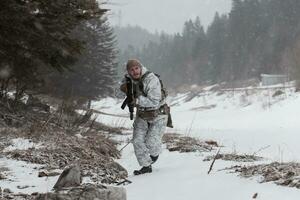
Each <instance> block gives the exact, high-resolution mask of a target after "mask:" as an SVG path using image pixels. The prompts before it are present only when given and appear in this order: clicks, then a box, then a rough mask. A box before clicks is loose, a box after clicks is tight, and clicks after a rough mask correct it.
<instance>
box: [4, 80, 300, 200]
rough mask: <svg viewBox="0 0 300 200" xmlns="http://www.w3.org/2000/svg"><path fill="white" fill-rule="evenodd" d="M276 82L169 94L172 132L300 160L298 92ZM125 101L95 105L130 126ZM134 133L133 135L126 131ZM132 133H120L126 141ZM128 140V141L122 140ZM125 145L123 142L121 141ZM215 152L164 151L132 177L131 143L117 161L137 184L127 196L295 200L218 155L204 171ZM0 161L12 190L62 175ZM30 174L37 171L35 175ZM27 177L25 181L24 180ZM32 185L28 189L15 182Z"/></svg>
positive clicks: (38, 186)
mask: <svg viewBox="0 0 300 200" xmlns="http://www.w3.org/2000/svg"><path fill="white" fill-rule="evenodd" d="M278 87H280V86H273V87H268V88H241V89H235V90H226V91H214V90H211V89H212V87H207V88H203V90H202V92H201V93H196V92H190V93H186V94H178V95H176V96H174V97H170V98H169V99H168V102H169V104H170V105H171V112H172V117H173V124H174V126H175V128H174V129H167V131H166V132H169V133H174V132H176V133H180V134H183V135H186V136H192V137H196V138H199V139H208V140H210V139H212V140H215V141H217V142H218V143H219V144H221V145H222V146H224V147H222V148H221V152H222V153H239V154H256V155H258V156H262V157H264V158H265V159H264V161H260V162H253V163H248V164H259V163H262V162H263V163H270V162H273V161H278V162H289V161H295V162H300V154H299V153H298V152H300V145H299V144H298V142H299V141H300V135H299V130H300V123H299V122H300V121H299V117H298V114H299V112H300V94H299V93H294V90H295V89H294V88H290V87H289V88H284V89H282V88H281V89H280V91H281V92H283V93H282V94H280V95H277V96H276V95H274V94H275V92H276V91H278V90H279V89H278ZM121 103H122V101H121V100H116V99H112V98H106V99H103V100H101V101H99V102H94V103H93V108H94V109H95V110H98V111H100V112H101V113H102V114H98V121H100V122H102V123H105V124H108V125H113V126H116V127H126V128H128V129H129V130H128V131H127V132H131V128H132V121H130V120H129V114H128V111H127V109H126V110H121V109H120V106H121ZM129 136H130V135H129ZM127 137H128V136H124V137H120V139H124V141H125V140H126V139H128V138H127ZM33 145H35V146H37V147H38V146H39V145H40V144H32V143H31V142H30V141H22V140H20V139H19V140H15V141H13V145H12V146H9V147H8V148H7V150H10V149H13V148H17V149H24V148H30V147H32V146H33ZM123 145H124V144H123ZM123 145H120V148H121V147H122V146H123ZM215 153H216V152H215V151H214V152H212V153H199V152H198V153H178V152H169V151H168V150H166V149H165V150H164V151H163V153H162V154H161V155H160V157H159V160H158V161H157V163H155V164H154V166H153V173H151V174H146V175H142V176H133V175H132V171H133V170H135V169H137V168H139V166H138V164H137V161H136V158H135V156H134V152H133V147H132V145H129V146H127V147H126V148H125V149H124V150H123V152H122V158H121V159H120V160H119V162H120V164H122V165H123V166H124V167H125V168H126V169H127V170H128V172H129V178H128V179H129V180H131V181H132V184H129V185H126V186H124V187H125V188H126V189H127V196H128V200H198V199H209V200H218V199H222V200H223V199H225V200H244V199H245V200H246V199H252V197H253V195H254V194H255V193H257V194H258V195H257V197H256V199H263V200H297V199H300V190H299V189H295V188H288V187H282V186H277V185H275V184H274V183H263V184H260V183H259V181H260V180H261V177H255V178H249V179H245V178H241V177H239V176H238V175H237V174H235V173H229V172H228V171H225V170H223V169H224V168H225V167H230V166H233V165H242V164H243V163H239V162H232V161H230V162H228V161H221V160H217V161H216V162H215V164H214V167H213V170H212V172H211V173H210V174H207V171H208V169H209V166H210V163H211V162H204V161H203V159H204V158H205V157H206V156H207V155H214V154H215ZM0 163H1V166H0V167H6V168H9V169H10V172H9V173H8V174H7V176H8V178H9V179H11V180H13V182H12V181H10V182H9V181H7V180H6V181H3V180H0V187H2V188H10V189H11V190H12V191H14V192H18V191H21V192H25V193H31V192H46V191H50V190H51V188H52V186H53V184H54V183H55V180H56V179H57V177H53V178H51V179H46V178H37V175H34V177H36V178H35V179H30V180H27V179H26V175H27V176H28V174H35V173H37V172H36V171H37V170H34V168H35V169H36V168H37V166H36V165H30V164H26V163H24V162H17V161H12V160H7V159H5V158H0ZM31 177H32V176H31ZM25 180H27V182H26V181H25ZM18 185H19V186H20V185H21V186H23V185H24V186H27V187H26V188H25V189H22V188H17V186H18Z"/></svg>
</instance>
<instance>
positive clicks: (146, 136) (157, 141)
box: [122, 66, 168, 166]
mask: <svg viewBox="0 0 300 200" xmlns="http://www.w3.org/2000/svg"><path fill="white" fill-rule="evenodd" d="M147 71H148V70H147V68H146V67H144V66H142V75H143V74H145V73H146V72H147ZM126 76H128V77H130V76H129V75H128V74H127V75H126ZM124 81H125V80H123V81H122V83H124ZM133 82H135V83H136V81H134V80H133ZM143 87H144V93H145V94H146V96H143V95H142V93H141V91H137V92H138V94H139V95H138V98H137V101H136V104H137V107H144V108H153V109H158V108H159V107H160V106H161V105H163V104H165V99H163V100H162V99H161V96H162V94H161V84H160V81H159V78H158V77H157V76H156V75H155V74H154V73H149V74H148V75H147V76H146V77H145V78H144V80H143ZM167 117H168V116H167V115H158V116H157V117H156V118H154V119H153V120H145V119H142V118H140V117H138V116H137V117H136V118H135V121H134V123H133V128H134V129H133V139H132V143H133V147H134V152H135V155H136V158H137V160H138V162H139V164H140V166H149V165H151V163H152V160H151V157H150V155H152V156H157V155H159V154H160V153H161V148H162V147H161V146H162V141H161V140H162V134H163V132H164V131H165V129H166V125H167Z"/></svg>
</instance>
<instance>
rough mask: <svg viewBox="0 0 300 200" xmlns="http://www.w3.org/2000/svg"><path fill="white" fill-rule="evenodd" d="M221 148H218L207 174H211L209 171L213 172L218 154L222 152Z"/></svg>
mask: <svg viewBox="0 0 300 200" xmlns="http://www.w3.org/2000/svg"><path fill="white" fill-rule="evenodd" d="M220 150H221V147H220V148H219V150H218V152H217V153H216V155H215V157H214V159H213V161H212V162H211V164H210V167H209V170H208V172H207V174H209V173H210V172H211V170H212V168H213V166H214V163H215V161H216V159H217V157H218V155H219V154H220Z"/></svg>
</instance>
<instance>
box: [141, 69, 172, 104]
mask: <svg viewBox="0 0 300 200" xmlns="http://www.w3.org/2000/svg"><path fill="white" fill-rule="evenodd" d="M150 73H152V72H151V71H146V72H145V74H143V76H142V77H141V79H140V81H139V89H140V91H142V94H143V95H144V96H145V97H146V96H147V94H146V93H145V92H144V85H143V81H144V79H145V78H146V77H147V76H148V74H150ZM153 74H154V75H155V76H156V77H157V78H158V79H159V82H160V88H161V100H160V101H161V102H162V101H163V100H165V99H166V98H167V96H168V91H167V89H166V88H165V87H164V84H163V82H162V80H161V78H160V75H159V74H156V73H153Z"/></svg>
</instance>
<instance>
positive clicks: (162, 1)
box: [106, 0, 231, 33]
mask: <svg viewBox="0 0 300 200" xmlns="http://www.w3.org/2000/svg"><path fill="white" fill-rule="evenodd" d="M108 4H109V5H106V7H108V8H110V9H111V12H110V14H109V20H110V22H111V23H112V24H113V25H121V26H126V25H138V26H141V27H143V28H146V29H147V30H149V31H151V32H155V31H158V32H161V31H164V32H166V33H176V32H181V31H182V27H183V24H184V22H185V21H187V20H188V19H195V18H196V16H199V17H200V19H201V23H202V24H203V25H204V27H207V25H209V24H210V23H211V21H212V19H213V17H214V15H215V12H219V13H228V12H229V11H230V8H231V0H184V1H182V0H151V1H150V0H108Z"/></svg>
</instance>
